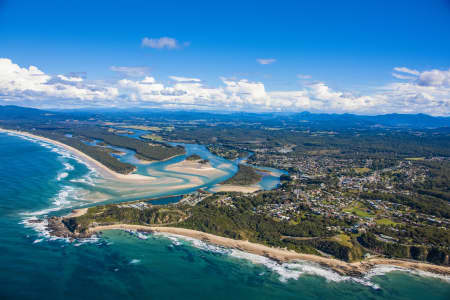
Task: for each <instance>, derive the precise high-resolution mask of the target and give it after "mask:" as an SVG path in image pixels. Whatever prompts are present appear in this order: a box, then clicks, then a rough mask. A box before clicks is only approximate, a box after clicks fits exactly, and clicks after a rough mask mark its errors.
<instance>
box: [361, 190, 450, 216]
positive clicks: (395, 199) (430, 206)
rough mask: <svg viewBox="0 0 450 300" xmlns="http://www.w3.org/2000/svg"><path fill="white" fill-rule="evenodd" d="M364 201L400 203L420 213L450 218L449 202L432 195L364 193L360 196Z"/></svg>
mask: <svg viewBox="0 0 450 300" xmlns="http://www.w3.org/2000/svg"><path fill="white" fill-rule="evenodd" d="M360 197H361V198H363V199H371V200H377V199H380V200H384V201H388V202H392V203H399V204H403V205H406V206H409V207H411V208H413V209H415V210H417V211H419V212H422V213H425V214H429V215H435V216H438V217H444V218H450V205H449V203H448V202H447V201H445V200H442V199H440V198H436V197H433V196H430V195H425V194H422V195H420V194H419V195H401V194H387V193H378V192H363V193H361V194H360Z"/></svg>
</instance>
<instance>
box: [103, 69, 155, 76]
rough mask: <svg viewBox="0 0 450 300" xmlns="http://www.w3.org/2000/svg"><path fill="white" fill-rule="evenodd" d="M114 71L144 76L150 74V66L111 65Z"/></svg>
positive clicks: (126, 74) (127, 74)
mask: <svg viewBox="0 0 450 300" xmlns="http://www.w3.org/2000/svg"><path fill="white" fill-rule="evenodd" d="M109 69H110V70H111V71H113V72H118V73H121V74H124V75H125V76H129V77H142V76H145V75H146V74H148V72H149V68H148V67H117V66H111V67H110V68H109Z"/></svg>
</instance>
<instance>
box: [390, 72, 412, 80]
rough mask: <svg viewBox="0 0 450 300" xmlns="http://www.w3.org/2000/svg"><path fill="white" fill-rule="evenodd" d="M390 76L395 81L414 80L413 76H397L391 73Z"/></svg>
mask: <svg viewBox="0 0 450 300" xmlns="http://www.w3.org/2000/svg"><path fill="white" fill-rule="evenodd" d="M392 76H394V77H395V78H397V79H402V80H414V79H416V77H413V76H408V75H403V74H397V73H392Z"/></svg>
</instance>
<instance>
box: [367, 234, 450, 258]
mask: <svg viewBox="0 0 450 300" xmlns="http://www.w3.org/2000/svg"><path fill="white" fill-rule="evenodd" d="M358 242H359V243H360V244H361V245H363V246H364V247H366V248H368V249H371V250H373V251H375V252H377V253H380V254H383V255H386V256H388V257H395V258H410V259H414V260H420V261H427V262H430V263H433V264H439V265H448V264H449V255H450V252H449V251H448V249H444V248H438V247H426V246H410V245H404V244H400V243H391V242H384V241H381V240H379V239H377V237H376V236H375V235H374V234H372V233H364V234H362V235H361V236H359V237H358Z"/></svg>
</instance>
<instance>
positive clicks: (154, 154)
mask: <svg viewBox="0 0 450 300" xmlns="http://www.w3.org/2000/svg"><path fill="white" fill-rule="evenodd" d="M74 134H76V135H79V136H84V137H87V138H91V139H97V140H101V141H103V142H105V143H106V144H109V145H112V146H116V147H121V148H126V149H130V150H133V151H135V152H136V154H139V156H140V157H142V158H144V159H148V160H165V159H168V158H170V157H173V156H177V155H181V154H184V153H185V150H184V148H183V147H181V146H176V147H172V146H169V145H165V144H162V143H160V144H155V143H152V145H149V144H148V143H146V142H144V141H141V140H138V139H135V138H130V137H126V136H120V135H116V134H112V133H108V132H106V131H104V130H99V129H96V128H86V129H77V130H75V131H74Z"/></svg>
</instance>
